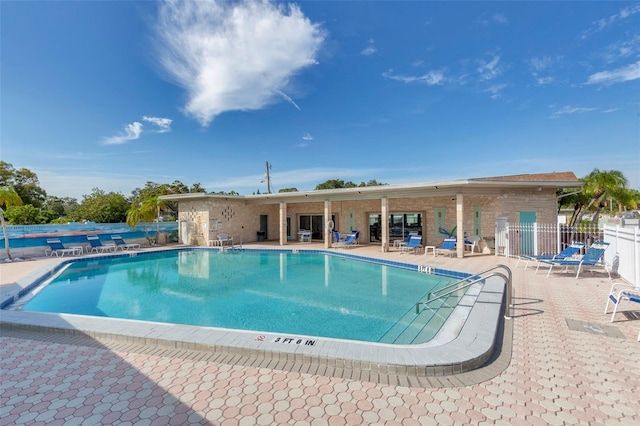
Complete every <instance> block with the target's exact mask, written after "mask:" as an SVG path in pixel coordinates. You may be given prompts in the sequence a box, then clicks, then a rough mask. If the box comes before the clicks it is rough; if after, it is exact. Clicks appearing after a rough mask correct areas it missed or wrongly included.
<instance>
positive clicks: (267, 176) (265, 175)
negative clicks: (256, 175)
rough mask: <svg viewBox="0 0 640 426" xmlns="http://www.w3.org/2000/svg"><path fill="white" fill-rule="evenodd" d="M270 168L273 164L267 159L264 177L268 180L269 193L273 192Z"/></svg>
mask: <svg viewBox="0 0 640 426" xmlns="http://www.w3.org/2000/svg"><path fill="white" fill-rule="evenodd" d="M269 169H271V164H269V162H268V161H267V163H266V165H265V173H264V178H265V179H266V180H267V194H271V178H270V177H269Z"/></svg>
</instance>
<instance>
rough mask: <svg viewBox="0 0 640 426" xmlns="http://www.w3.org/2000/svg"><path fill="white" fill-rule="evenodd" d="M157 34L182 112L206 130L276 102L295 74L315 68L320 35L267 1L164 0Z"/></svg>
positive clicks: (296, 14) (292, 8) (295, 10)
mask: <svg viewBox="0 0 640 426" xmlns="http://www.w3.org/2000/svg"><path fill="white" fill-rule="evenodd" d="M156 34H157V42H158V48H157V53H158V61H159V63H160V64H161V65H162V67H163V69H164V71H165V72H166V73H167V74H168V75H169V77H170V78H171V79H173V80H174V81H175V82H176V83H177V84H178V85H179V86H181V87H183V88H184V89H185V90H186V92H187V97H188V100H187V103H186V106H185V108H184V110H185V113H186V114H187V115H189V116H192V117H194V118H195V119H197V120H198V121H199V122H200V124H202V125H203V126H206V125H208V124H209V123H210V122H211V121H212V120H213V119H214V118H215V117H216V116H217V115H219V114H221V113H223V112H226V111H247V110H258V109H261V108H264V107H265V106H267V105H269V104H272V103H274V102H276V100H277V99H278V98H279V97H281V96H282V94H283V91H284V89H286V88H287V87H288V85H289V84H290V80H291V78H292V77H293V76H294V75H295V74H297V73H299V72H300V71H301V70H303V69H305V68H307V67H310V66H312V65H314V64H316V63H317V61H316V55H317V53H318V50H319V49H320V47H321V45H322V42H323V41H324V38H325V32H324V30H323V29H322V28H321V27H320V25H319V24H315V23H312V22H311V21H310V20H309V19H308V18H306V17H305V16H304V15H303V14H302V12H301V11H300V8H299V7H298V6H297V5H295V4H290V5H287V4H283V3H273V2H269V1H260V2H253V1H239V2H226V1H211V2H205V1H178V0H168V1H166V2H164V3H162V5H161V7H160V11H159V19H158V22H157V25H156ZM285 99H286V98H285Z"/></svg>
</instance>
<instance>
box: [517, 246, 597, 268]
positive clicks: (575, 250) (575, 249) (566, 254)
mask: <svg viewBox="0 0 640 426" xmlns="http://www.w3.org/2000/svg"><path fill="white" fill-rule="evenodd" d="M584 246H585V244H584V243H580V242H576V241H574V242H573V243H571V245H569V246H567V247H566V248H565V249H564V250H562V251H561V252H560V253H558V254H554V255H539V256H528V255H522V256H519V257H518V262H517V263H516V267H517V266H518V263H520V260H526V261H527V263H526V264H525V265H524V268H525V269H527V268H528V267H529V262H531V261H532V260H533V261H535V262H536V263H537V264H538V265H537V267H536V273H538V268H540V262H541V261H543V260H566V259H570V258H571V257H573V256H576V255H578V254H580V251H582V249H584Z"/></svg>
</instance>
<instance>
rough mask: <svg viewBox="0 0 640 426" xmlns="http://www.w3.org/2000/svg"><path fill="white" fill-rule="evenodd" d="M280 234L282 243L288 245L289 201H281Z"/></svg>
mask: <svg viewBox="0 0 640 426" xmlns="http://www.w3.org/2000/svg"><path fill="white" fill-rule="evenodd" d="M278 235H279V236H280V245H281V246H286V245H287V203H284V202H281V203H280V229H279V233H278Z"/></svg>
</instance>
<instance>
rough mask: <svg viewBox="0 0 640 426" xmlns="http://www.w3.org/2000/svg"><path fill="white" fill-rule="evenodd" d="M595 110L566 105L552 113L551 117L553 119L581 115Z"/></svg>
mask: <svg viewBox="0 0 640 426" xmlns="http://www.w3.org/2000/svg"><path fill="white" fill-rule="evenodd" d="M595 110H596V108H587V107H575V106H571V105H566V106H563V107H562V108H560V109H559V110H557V111H555V112H553V113H552V114H551V115H552V116H554V117H557V116H560V115H566V114H581V113H584V112H591V111H595Z"/></svg>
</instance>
